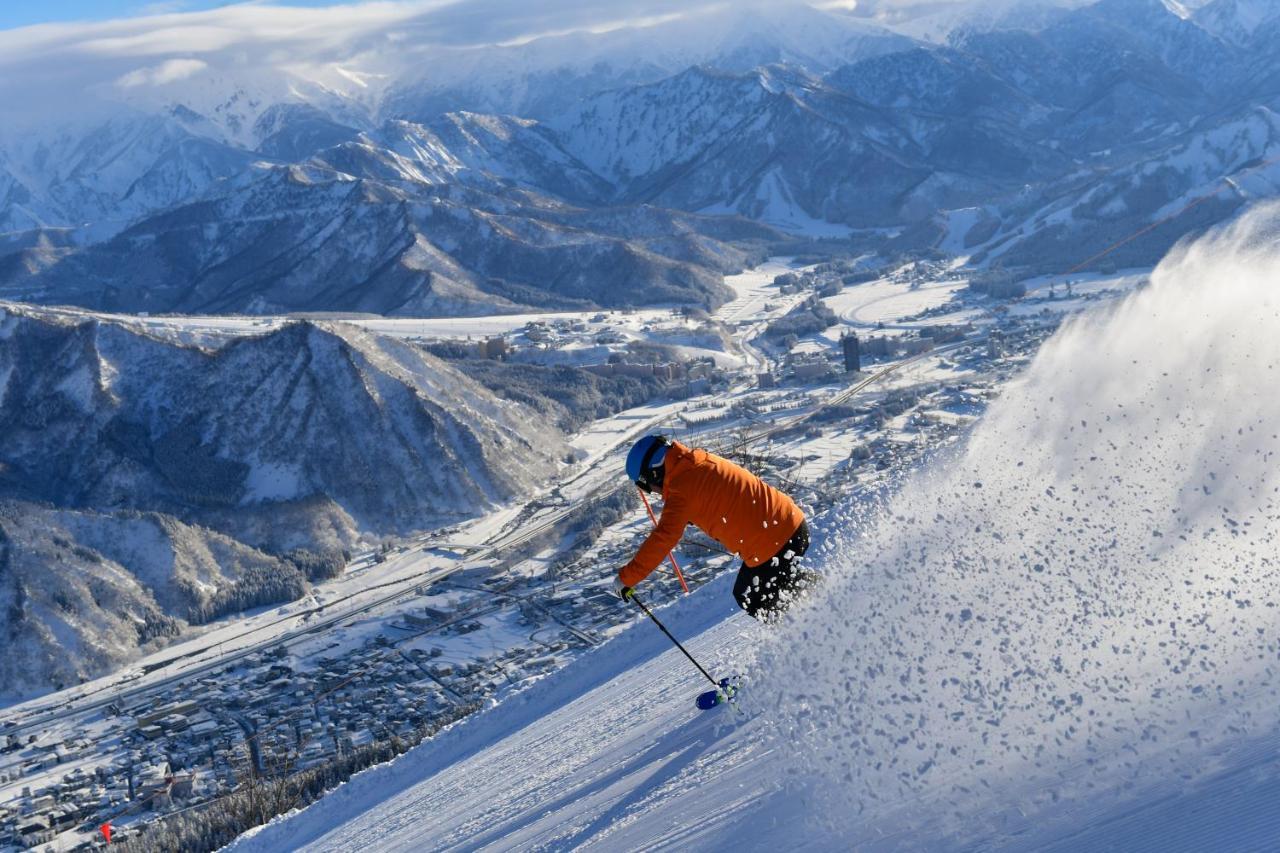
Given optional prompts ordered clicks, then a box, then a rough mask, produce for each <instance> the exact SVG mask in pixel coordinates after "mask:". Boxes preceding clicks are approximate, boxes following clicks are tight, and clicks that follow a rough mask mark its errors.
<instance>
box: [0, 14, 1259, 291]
mask: <svg viewBox="0 0 1280 853" xmlns="http://www.w3.org/2000/svg"><path fill="white" fill-rule="evenodd" d="M957 8H959V9H960V10H961V11H959V12H957V11H956V9H957ZM769 9H771V11H768V12H765V11H761V9H759V8H754V7H743V8H741V9H738V10H737V11H732V10H730V11H725V10H720V11H710V12H702V13H699V14H697V15H694V16H691V17H689V18H687V19H681V20H676V21H670V22H666V23H661V24H658V25H653V26H636V27H624V28H620V29H616V30H611V31H609V32H605V33H601V34H594V35H593V34H589V33H574V34H570V35H562V36H548V37H544V38H538V39H534V40H532V41H529V42H527V43H522V44H517V45H510V46H493V47H483V48H448V49H444V48H441V49H440V50H437V51H436V52H435V53H428V54H425V55H426V56H428V57H429V58H430V59H431V60H432V61H431V62H429V63H422V64H416V63H413V62H407V61H406V62H404V63H401V66H400V67H399V68H398V70H397V72H396V73H395V74H393V75H388V74H383V75H381V76H378V77H377V79H376V85H375V83H374V82H371V81H374V77H372V76H369V75H366V76H364V77H361V76H359V74H357V72H356V71H353V70H351V69H350V68H346V67H339V66H336V65H335V66H333V67H330V68H329V69H328V71H326V73H327V74H329V76H330V77H334V76H335V74H336V73H337V72H335V71H334V68H336V69H337V71H341V72H342V74H343V75H345V77H342V79H347V80H358V81H359V82H360V84H361V85H360V86H356V85H354V84H351V85H348V86H347V87H346V88H345V89H343V88H342V87H341V86H339V85H338V84H337V83H333V82H332V81H329V82H324V81H310V82H309V83H306V81H301V82H300V81H299V80H296V79H294V78H292V77H290V78H287V79H286V77H284V76H281V77H279V79H276V78H273V77H271V76H270V75H265V76H260V77H258V78H255V79H254V82H253V83H252V84H250V83H245V82H243V80H244V79H245V75H243V74H241V75H239V76H237V74H236V73H233V69H223V68H213V67H208V68H205V69H203V70H201V71H198V72H195V73H193V74H191V75H187V76H180V79H176V80H173V81H168V82H165V83H164V84H163V85H159V84H157V85H155V86H152V87H146V86H130V87H128V88H127V89H125V90H122V92H121V93H120V104H119V106H118V109H117V114H116V115H115V116H113V117H112V118H110V119H109V120H106V121H101V122H95V123H89V124H85V123H80V124H75V123H71V122H68V123H66V124H64V125H60V126H58V127H56V128H54V127H48V128H44V129H42V130H37V131H35V132H25V133H21V134H18V133H11V134H7V135H6V134H3V133H0V295H3V296H5V297H7V298H13V299H21V300H27V301H38V302H50V303H72V304H78V305H84V306H89V307H95V308H111V309H115V310H126V311H139V310H140V311H153V312H160V311H174V312H184V311H185V312H192V311H219V312H248V313H276V312H283V311H297V310H317V309H328V310H360V311H371V312H377V313H387V314H400V315H444V314H477V313H489V312H495V311H514V310H520V309H524V308H529V307H539V308H569V307H588V306H610V307H614V306H626V305H635V304H643V303H666V302H689V303H697V304H703V305H713V304H716V303H717V302H719V301H721V300H723V299H724V298H725V297H726V292H725V291H724V290H723V288H722V287H721V286H720V284H719V279H720V276H721V275H722V274H723V273H724V272H726V271H730V270H734V269H737V268H740V267H741V266H742V265H744V264H747V263H750V262H752V261H753V260H755V259H757V258H758V257H760V256H761V255H762V254H763V253H765V252H767V251H770V250H773V249H776V248H777V247H778V246H779V245H781V244H782V243H783V241H787V240H791V241H792V245H793V246H794V239H795V238H797V237H800V238H819V237H825V238H843V239H852V240H854V241H855V242H856V244H857V245H859V246H862V247H868V246H870V247H877V246H883V247H885V248H886V251H899V250H903V249H909V250H921V249H929V248H933V247H938V246H946V247H949V248H952V249H955V248H961V249H963V251H964V252H965V253H966V254H971V255H972V256H974V257H975V258H976V259H977V260H978V261H979V262H987V263H1002V264H1006V265H1011V266H1021V267H1032V268H1035V269H1037V270H1040V271H1056V270H1060V269H1063V268H1067V267H1070V266H1072V265H1074V264H1075V263H1078V262H1079V261H1082V260H1085V259H1086V258H1088V257H1089V256H1090V255H1091V254H1093V253H1094V252H1096V251H1097V250H1099V249H1101V248H1104V247H1106V246H1108V245H1110V244H1112V243H1113V242H1115V241H1117V240H1118V239H1120V238H1121V237H1123V236H1125V235H1127V234H1129V233H1132V232H1134V231H1136V230H1139V229H1142V228H1145V227H1146V226H1148V225H1150V224H1152V223H1153V222H1160V221H1161V220H1162V219H1163V218H1165V217H1168V216H1169V215H1170V214H1172V213H1176V212H1177V211H1178V210H1179V209H1180V208H1181V207H1183V206H1185V204H1186V203H1187V202H1189V201H1191V200H1192V199H1195V198H1197V197H1198V196H1199V195H1201V194H1204V193H1212V192H1215V191H1216V192H1217V193H1218V195H1217V196H1216V197H1215V198H1214V199H1213V201H1212V202H1211V203H1208V204H1204V205H1200V206H1197V208H1196V211H1195V214H1194V215H1192V216H1188V217H1186V218H1178V217H1174V219H1173V220H1172V221H1170V222H1168V223H1165V224H1163V225H1161V226H1160V227H1157V228H1155V229H1154V230H1152V231H1151V232H1149V233H1147V234H1145V235H1144V236H1143V238H1142V239H1141V240H1138V241H1135V242H1134V243H1132V244H1129V245H1127V246H1126V248H1125V252H1124V253H1122V254H1121V255H1120V256H1118V257H1117V258H1116V260H1117V261H1121V262H1126V261H1127V262H1135V263H1137V262H1149V261H1151V260H1153V259H1154V258H1155V257H1157V256H1158V255H1159V253H1160V252H1162V251H1163V250H1164V249H1166V248H1167V247H1168V245H1169V244H1170V243H1171V242H1173V241H1174V240H1176V239H1177V238H1178V237H1180V236H1181V235H1182V234H1184V233H1186V231H1188V230H1190V229H1192V228H1195V227H1199V226H1200V225H1203V224H1205V223H1206V222H1208V221H1212V220H1215V219H1219V218H1221V217H1223V216H1225V215H1228V214H1229V213H1230V212H1231V211H1233V210H1235V209H1237V208H1238V207H1239V206H1240V205H1241V204H1244V203H1246V202H1248V201H1249V200H1251V199H1254V198H1257V197H1259V196H1267V195H1271V194H1274V192H1275V189H1276V185H1277V181H1280V170H1278V169H1277V168H1275V166H1274V164H1272V163H1271V160H1272V159H1273V158H1276V157H1277V156H1280V146H1278V145H1277V138H1276V135H1275V129H1276V127H1277V119H1276V112H1277V110H1280V6H1277V5H1276V4H1274V3H1270V2H1266V0H1213V2H1209V3H1202V4H1179V3H1176V2H1173V0H1101V2H1098V3H1095V4H1093V5H1088V6H1083V7H1080V8H1074V9H1072V8H1063V7H1061V6H1060V5H1059V4H1056V3H1040V4H1034V3H1031V4H1028V3H1022V4H1003V5H1001V4H997V5H995V6H986V7H984V6H983V5H982V4H977V5H976V6H975V5H972V4H970V5H968V6H960V7H955V6H952V7H950V8H949V9H948V11H947V14H946V15H942V13H941V12H938V13H930V14H924V13H921V14H917V15H916V16H915V17H912V18H909V19H906V20H897V19H894V18H892V16H890V15H889V13H888V12H885V13H884V15H882V16H881V19H880V23H877V22H876V21H874V20H868V19H863V18H853V17H850V16H848V15H842V14H839V13H836V12H823V11H819V10H817V9H812V8H809V7H807V6H796V7H794V8H790V9H787V8H785V7H784V8H779V7H777V6H772V7H769ZM983 9H985V12H984V11H983ZM899 17H900V16H899ZM880 24H886V25H889V26H894V27H896V28H897V31H893V30H891V29H888V28H886V27H885V26H881V25H880ZM401 50H402V51H403V52H405V54H406V55H410V54H412V55H413V56H414V57H419V56H423V55H424V54H422V53H421V51H423V50H427V48H424V47H421V46H417V45H413V44H410V43H406V44H405V46H404V47H402V48H401ZM415 50H416V51H419V52H418V53H412V51H415ZM174 61H178V60H174ZM277 73H278V75H285V74H286V72H284V71H279V72H277ZM288 73H289V74H296V73H297V72H296V70H294V71H290V72H288ZM325 79H326V80H328V78H325ZM237 81H239V82H237ZM304 83H306V85H304ZM517 116H521V117H517ZM975 223H976V224H975ZM959 228H963V229H964V230H963V232H960V231H957V229H959Z"/></svg>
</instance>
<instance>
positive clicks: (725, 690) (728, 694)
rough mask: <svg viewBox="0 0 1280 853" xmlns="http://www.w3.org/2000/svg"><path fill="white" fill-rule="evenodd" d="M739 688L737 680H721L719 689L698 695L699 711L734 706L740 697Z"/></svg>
mask: <svg viewBox="0 0 1280 853" xmlns="http://www.w3.org/2000/svg"><path fill="white" fill-rule="evenodd" d="M738 686H739V685H738V679H736V678H722V679H720V687H719V688H717V689H715V690H708V691H706V692H705V693H699V694H698V699H697V702H696V704H697V706H698V710H700V711H710V710H711V709H712V708H715V707H718V706H720V705H732V704H734V701H735V700H736V699H737V696H738Z"/></svg>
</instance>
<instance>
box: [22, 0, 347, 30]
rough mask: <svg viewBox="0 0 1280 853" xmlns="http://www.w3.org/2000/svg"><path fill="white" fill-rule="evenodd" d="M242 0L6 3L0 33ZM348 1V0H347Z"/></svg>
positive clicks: (300, 2) (307, 1)
mask: <svg viewBox="0 0 1280 853" xmlns="http://www.w3.org/2000/svg"><path fill="white" fill-rule="evenodd" d="M236 2H245V0H16V2H15V0H7V2H0V30H7V29H12V28H13V27H25V26H28V25H29V24H48V23H54V22H59V21H106V20H110V19H112V18H125V17H133V16H136V15H147V14H157V13H161V12H194V11H198V10H200V9H215V8H217V7H219V6H231V5H233V4H234V3H236ZM336 2H338V0H271V5H273V6H332V5H334V4H335V3H336ZM348 2H350V0H348Z"/></svg>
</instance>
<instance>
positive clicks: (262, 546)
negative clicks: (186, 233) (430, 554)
mask: <svg viewBox="0 0 1280 853" xmlns="http://www.w3.org/2000/svg"><path fill="white" fill-rule="evenodd" d="M0 402H2V405H0V435H3V436H4V441H3V442H0V445H2V449H0V500H3V501H4V502H5V503H4V506H5V515H4V517H3V519H0V537H2V539H0V541H2V542H3V544H4V546H5V547H4V552H3V554H0V636H4V637H7V638H9V639H13V640H14V641H15V642H17V641H18V640H19V639H20V640H21V642H20V643H19V644H18V645H17V646H15V648H18V649H20V651H21V654H20V655H18V656H11V657H10V658H9V659H7V660H6V661H5V662H4V664H3V665H4V666H9V667H13V668H12V669H5V670H3V671H0V675H11V676H13V677H12V678H8V679H6V681H5V683H6V684H7V685H10V686H14V687H15V689H18V690H19V692H21V690H26V689H37V690H47V689H49V687H50V686H52V685H54V684H57V683H60V684H64V685H65V684H70V683H73V682H74V681H75V680H76V679H78V678H79V677H80V676H96V675H101V674H103V673H105V672H108V671H110V670H111V669H113V668H114V667H116V666H118V665H119V664H120V663H122V662H123V661H126V660H129V659H131V658H133V657H136V656H137V655H138V654H140V653H141V652H142V651H143V650H144V649H148V648H152V649H153V648H154V647H155V646H156V643H158V642H163V641H167V640H170V639H172V638H173V637H175V636H177V635H178V634H180V633H181V631H182V630H183V629H184V628H185V626H186V625H187V624H188V623H192V624H195V623H203V622H207V621H209V620H210V619H213V618H216V617H218V616H221V615H223V614H225V613H227V612H232V611H236V612H238V611H242V610H245V609H247V608H250V607H254V606H259V605H261V604H268V603H273V602H279V601H288V600H292V599H294V598H297V597H299V596H300V595H302V594H303V592H304V591H305V590H306V589H307V581H308V580H309V579H312V578H311V576H312V575H313V574H314V572H315V570H316V569H317V566H319V567H327V568H325V569H324V570H325V571H335V570H336V572H338V573H340V572H341V568H342V560H341V559H340V558H339V559H337V563H336V566H331V565H329V564H328V563H327V562H325V560H330V559H331V558H329V557H326V558H325V560H320V561H318V562H317V561H315V560H306V559H299V558H297V557H296V556H295V555H296V553H297V549H306V550H307V551H310V552H312V553H316V554H321V553H327V554H333V553H336V552H338V551H340V550H341V549H343V548H344V547H349V546H351V545H353V544H355V543H356V542H358V541H361V540H362V539H364V538H366V537H376V536H378V535H380V534H395V533H407V532H410V531H415V530H423V529H429V528H432V527H436V526H439V525H442V524H446V523H450V522H453V521H456V520H458V519H462V518H467V517H471V516H473V515H475V514H476V513H478V512H480V511H481V510H484V509H487V508H490V507H492V506H493V505H495V504H496V503H498V502H501V501H505V500H506V499H508V498H510V497H511V496H513V495H515V494H518V493H523V492H524V491H526V490H528V489H529V488H530V487H531V486H532V485H534V484H536V483H540V482H542V481H543V480H544V479H545V478H546V477H547V475H548V474H549V473H551V472H553V471H555V470H556V467H557V464H558V461H559V459H560V458H561V457H562V456H563V452H562V450H561V446H560V444H559V433H558V431H557V430H556V429H555V427H554V426H550V425H547V424H544V423H541V421H540V419H539V418H538V417H537V415H536V412H534V410H532V409H529V408H526V407H525V406H522V405H520V404H517V403H512V402H506V401H504V400H502V399H499V398H498V397H497V396H495V395H494V394H493V393H491V392H490V391H488V390H487V389H486V388H485V387H484V386H482V385H480V384H478V383H476V382H473V381H472V380H470V379H468V378H467V377H466V376H465V375H463V374H461V373H459V372H458V371H457V370H455V369H453V368H452V367H450V366H449V365H447V364H446V363H445V362H442V361H440V360H438V359H436V358H434V357H433V356H431V355H428V354H427V353H425V352H424V351H422V350H421V349H418V348H416V347H413V346H410V345H408V344H405V343H401V342H398V341H395V340H392V339H388V338H382V337H377V336H374V335H371V334H368V333H365V332H362V331H360V330H358V329H355V328H354V327H349V326H343V325H319V324H314V323H294V324H291V325H288V326H285V327H284V328H282V329H280V330H278V331H275V332H270V333H266V334H263V335H261V336H248V337H242V338H238V339H234V340H230V341H228V342H226V343H224V344H223V345H222V346H221V347H220V348H217V349H206V348H200V347H197V346H192V345H183V344H179V343H176V342H175V341H173V340H170V339H169V338H168V337H163V336H156V335H154V334H149V333H146V332H144V331H141V330H140V329H138V328H136V327H134V326H130V325H129V324H127V323H121V322H117V321H112V320H108V319H104V318H98V317H92V316H86V315H84V314H81V313H78V312H52V313H50V312H44V311H39V310H34V309H28V308H20V307H16V306H7V307H6V308H5V309H4V313H3V320H0ZM215 531H217V532H215ZM51 579H52V580H51ZM317 579H318V578H317ZM6 647H8V640H6ZM19 672H23V673H25V675H23V677H22V678H20V679H19V678H17V674H18V673H19ZM19 685H20V686H19Z"/></svg>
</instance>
